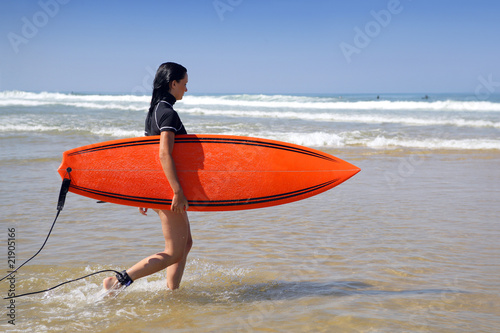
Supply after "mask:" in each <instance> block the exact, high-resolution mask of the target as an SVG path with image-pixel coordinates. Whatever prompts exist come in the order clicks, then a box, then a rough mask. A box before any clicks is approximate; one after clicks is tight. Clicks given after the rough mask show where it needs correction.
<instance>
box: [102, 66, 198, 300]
mask: <svg viewBox="0 0 500 333" xmlns="http://www.w3.org/2000/svg"><path fill="white" fill-rule="evenodd" d="M187 83H188V74H187V70H186V68H185V67H183V66H181V65H179V64H176V63H173V62H167V63H164V64H162V65H160V67H159V68H158V71H157V72H156V76H155V79H154V83H153V96H152V98H151V105H150V107H149V112H148V115H147V117H146V123H145V135H160V149H159V157H160V162H161V165H162V167H163V171H164V172H165V176H166V178H167V180H168V183H169V184H166V186H169V185H170V187H171V188H172V191H173V192H174V197H173V199H172V205H171V208H170V210H157V209H155V210H154V211H155V212H156V213H157V214H158V215H159V217H160V220H161V227H162V230H163V237H164V238H165V249H164V250H163V251H161V252H158V253H156V254H153V255H151V256H149V257H147V258H144V259H142V260H141V261H139V262H138V263H136V264H135V265H134V266H132V267H130V268H129V269H127V270H126V271H123V272H122V274H121V275H117V276H116V277H108V278H105V279H104V280H103V286H104V289H105V290H112V289H119V288H121V287H123V286H128V285H130V284H131V283H132V282H133V281H135V280H137V279H139V278H141V277H144V276H147V275H150V274H153V273H156V272H158V271H160V270H162V269H165V268H166V269H167V287H168V288H169V289H172V290H173V289H177V288H179V285H180V283H181V279H182V274H183V273H184V267H185V265H186V259H187V255H188V253H189V250H190V249H191V247H192V245H193V240H192V238H191V228H190V226H189V219H188V215H187V212H186V211H187V210H188V208H189V204H188V201H187V199H186V197H185V196H184V192H183V190H182V187H181V184H180V182H179V179H178V177H177V172H176V169H175V164H174V160H173V158H172V150H173V148H174V141H175V135H177V134H187V133H186V130H185V129H184V125H183V124H182V121H181V119H180V118H179V115H178V114H177V112H176V111H175V110H174V109H173V105H174V103H175V102H176V101H178V100H181V99H182V97H183V96H184V93H185V92H187ZM147 211H148V209H147V208H142V207H141V208H139V212H140V213H141V214H143V215H147Z"/></svg>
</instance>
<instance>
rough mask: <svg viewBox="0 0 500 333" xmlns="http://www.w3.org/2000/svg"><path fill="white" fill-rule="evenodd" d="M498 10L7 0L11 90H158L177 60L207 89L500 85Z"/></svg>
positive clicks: (6, 79)
mask: <svg viewBox="0 0 500 333" xmlns="http://www.w3.org/2000/svg"><path fill="white" fill-rule="evenodd" d="M499 17H500V2H499V1H494V0H489V1H486V0H476V1H473V0H470V1H461V0H442V1H437V0H434V1H432V0H399V1H398V0H383V1H378V0H372V1H336V0H330V1H327V0H324V1H319V0H318V1H314V0H313V1H311V0H304V1H295V0H287V1H285V0H281V1H273V0H215V1H214V0H198V1H195V0H162V1H149V0H142V1H126V0H125V1H124V0H121V1H114V0H110V1H94V0H88V1H83V0H40V1H23V0H16V1H2V2H1V4H0V50H1V62H0V90H25V91H61V92H69V91H75V92H99V93H118V92H119V93H132V92H133V93H145V94H147V95H148V94H150V84H151V81H152V78H153V75H154V71H155V70H156V68H157V67H158V65H160V64H161V63H162V62H165V61H175V62H179V63H181V64H183V65H184V66H186V67H187V68H188V73H189V85H188V88H189V89H190V92H192V93H198V94H199V93H267V94H272V93H281V94H292V93H325V94H337V93H338V94H341V93H439V92H470V93H473V92H474V89H475V88H476V87H477V86H478V84H481V81H480V79H479V78H480V77H482V78H483V79H486V80H490V83H491V84H490V86H491V87H493V88H494V89H496V92H499V91H500V65H499V63H500V61H499V59H500V43H499V42H498V36H499V33H500V20H499V19H498V18H499ZM488 78H489V79H488Z"/></svg>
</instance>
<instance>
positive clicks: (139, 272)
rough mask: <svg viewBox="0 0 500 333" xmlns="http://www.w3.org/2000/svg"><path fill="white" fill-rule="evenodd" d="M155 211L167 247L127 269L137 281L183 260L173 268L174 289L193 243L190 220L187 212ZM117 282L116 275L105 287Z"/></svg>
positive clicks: (109, 279) (108, 287) (110, 278)
mask: <svg viewBox="0 0 500 333" xmlns="http://www.w3.org/2000/svg"><path fill="white" fill-rule="evenodd" d="M155 211H156V212H157V213H158V215H159V216H160V220H161V226H162V231H163V237H164V238H165V249H164V250H163V251H162V252H158V253H156V254H153V255H151V256H149V257H147V258H144V259H142V260H141V261H139V262H138V263H136V264H135V265H134V266H132V267H131V268H129V269H127V273H128V275H129V276H130V278H131V279H132V280H134V281H135V280H137V279H139V278H141V277H144V276H147V275H150V274H153V273H156V272H158V271H161V270H162V269H165V268H166V267H169V266H171V265H174V264H176V263H178V262H183V263H181V264H180V265H176V268H173V269H172V270H171V274H172V282H171V283H170V286H171V287H172V289H175V288H176V287H177V288H178V286H179V283H180V279H181V278H182V273H183V271H184V266H185V260H186V257H187V252H189V248H190V247H191V244H192V239H191V232H190V227H189V220H188V217H187V213H185V212H184V213H174V212H172V211H170V210H155ZM188 245H189V247H188ZM186 250H187V251H186ZM167 275H168V272H167ZM115 283H116V277H108V278H106V279H104V280H103V286H104V289H106V290H107V289H110V288H111V287H113V285H114V284H115ZM167 284H168V282H167Z"/></svg>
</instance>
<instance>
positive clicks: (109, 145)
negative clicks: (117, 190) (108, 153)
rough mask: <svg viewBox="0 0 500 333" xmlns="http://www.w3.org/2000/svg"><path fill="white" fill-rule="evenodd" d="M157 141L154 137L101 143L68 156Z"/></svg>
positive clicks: (155, 142)
mask: <svg viewBox="0 0 500 333" xmlns="http://www.w3.org/2000/svg"><path fill="white" fill-rule="evenodd" d="M159 142H160V139H158V138H155V139H150V140H140V141H130V142H120V143H111V144H107V145H103V146H97V147H91V148H87V149H82V150H79V151H75V152H73V153H69V154H68V156H73V155H80V154H86V153H93V152H96V151H100V150H108V149H116V148H123V147H134V146H146V145H154V144H157V143H159Z"/></svg>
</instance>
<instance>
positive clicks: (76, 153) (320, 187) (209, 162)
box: [58, 135, 360, 211]
mask: <svg viewBox="0 0 500 333" xmlns="http://www.w3.org/2000/svg"><path fill="white" fill-rule="evenodd" d="M159 142H160V137H159V136H148V137H139V138H129V139H121V140H113V141H107V142H101V143H97V144H92V145H88V146H83V147H80V148H75V149H71V150H68V151H66V152H64V153H63V160H62V163H61V166H60V167H59V169H58V172H59V174H60V175H61V177H62V178H64V177H66V178H68V177H69V178H70V179H71V185H70V189H69V191H70V192H73V193H76V194H80V195H83V196H86V197H90V198H93V199H96V200H102V201H105V202H111V203H116V204H122V205H129V206H136V207H145V208H146V207H147V208H157V209H170V205H171V199H172V194H173V193H172V190H171V188H170V185H169V183H168V180H167V178H166V176H165V174H164V173H163V169H162V167H161V164H160V160H159V156H158V155H159V154H158V152H159ZM173 157H174V161H175V165H176V170H177V176H178V177H179V181H180V183H181V185H182V188H183V190H184V194H185V195H186V198H187V199H188V201H189V210H194V211H229V210H241V209H252V208H262V207H269V206H275V205H280V204H285V203H289V202H292V201H297V200H301V199H305V198H308V197H311V196H313V195H316V194H319V193H322V192H324V191H327V190H329V189H331V188H333V187H335V186H337V185H339V184H340V183H342V182H344V181H346V180H347V179H349V178H350V177H352V176H354V175H355V174H356V173H358V172H359V171H360V169H359V168H358V167H356V166H354V165H352V164H350V163H348V162H345V161H343V160H341V159H339V158H337V157H334V156H332V155H329V154H326V153H323V152H321V151H318V150H314V149H310V148H306V147H303V146H298V145H294V144H289V143H284V142H279V141H273V140H266V139H257V138H251V137H241V136H228V135H178V136H176V137H175V145H174V151H173ZM68 168H71V169H68ZM68 170H71V171H70V172H69V176H68V172H67V171H68Z"/></svg>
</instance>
